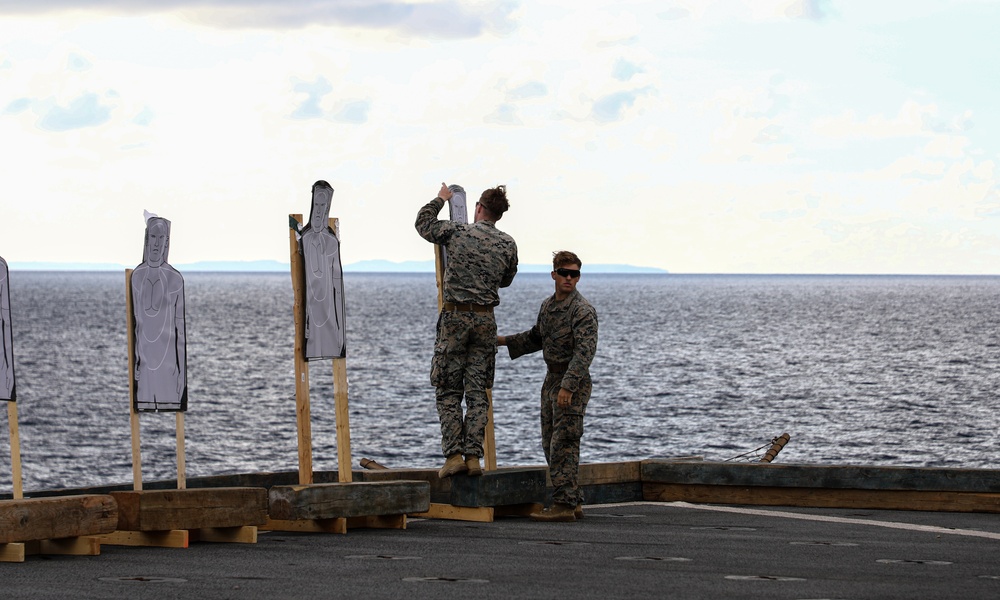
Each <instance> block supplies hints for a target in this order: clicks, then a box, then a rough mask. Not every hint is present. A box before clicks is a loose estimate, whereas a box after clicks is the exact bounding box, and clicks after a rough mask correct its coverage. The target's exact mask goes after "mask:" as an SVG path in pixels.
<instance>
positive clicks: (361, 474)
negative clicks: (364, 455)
mask: <svg viewBox="0 0 1000 600" xmlns="http://www.w3.org/2000/svg"><path fill="white" fill-rule="evenodd" d="M353 477H354V482H355V483H359V482H373V481H425V482H427V485H428V486H430V495H431V498H430V501H431V502H437V503H443V504H447V503H448V501H449V499H450V498H451V477H445V478H444V479H441V478H440V477H438V470H437V469H392V468H389V469H377V470H367V469H366V470H362V471H354V472H353Z"/></svg>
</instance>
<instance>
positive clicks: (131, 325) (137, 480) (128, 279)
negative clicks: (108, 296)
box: [125, 269, 142, 491]
mask: <svg viewBox="0 0 1000 600" xmlns="http://www.w3.org/2000/svg"><path fill="white" fill-rule="evenodd" d="M125 331H126V332H127V336H126V337H127V338H128V412H129V427H130V430H131V432H132V488H133V489H134V490H136V491H140V490H142V450H141V448H140V447H139V438H140V431H141V430H140V428H139V413H137V412H135V404H134V402H133V400H132V399H133V398H135V393H136V392H135V321H134V316H133V313H132V269H125Z"/></svg>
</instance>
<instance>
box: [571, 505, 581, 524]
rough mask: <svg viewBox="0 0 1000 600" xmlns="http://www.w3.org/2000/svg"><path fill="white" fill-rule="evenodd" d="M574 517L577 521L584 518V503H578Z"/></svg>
mask: <svg viewBox="0 0 1000 600" xmlns="http://www.w3.org/2000/svg"><path fill="white" fill-rule="evenodd" d="M573 517H575V518H576V520H577V521H579V520H580V519H582V518H583V505H582V504H577V505H576V509H575V510H574V511H573Z"/></svg>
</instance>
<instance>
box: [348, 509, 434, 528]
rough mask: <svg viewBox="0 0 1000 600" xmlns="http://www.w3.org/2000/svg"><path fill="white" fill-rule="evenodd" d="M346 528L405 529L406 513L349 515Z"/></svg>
mask: <svg viewBox="0 0 1000 600" xmlns="http://www.w3.org/2000/svg"><path fill="white" fill-rule="evenodd" d="M428 506H430V505H428ZM347 528H348V529H406V515H369V516H365V517H350V518H349V519H347Z"/></svg>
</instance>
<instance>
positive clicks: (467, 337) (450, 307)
mask: <svg viewBox="0 0 1000 600" xmlns="http://www.w3.org/2000/svg"><path fill="white" fill-rule="evenodd" d="M450 197H451V190H449V189H448V187H446V186H445V185H444V184H442V186H441V191H440V192H439V193H438V197H437V198H434V199H433V200H431V201H430V202H428V203H427V204H426V205H425V206H424V207H423V208H421V209H420V211H419V212H418V213H417V221H416V224H415V226H416V229H417V232H418V233H419V234H420V236H421V237H422V238H424V239H425V240H427V241H429V242H433V243H435V244H440V245H442V246H444V247H445V249H446V250H447V257H448V261H447V265H446V268H445V272H444V289H443V300H444V304H443V306H442V310H441V314H440V315H439V316H438V323H437V336H436V339H435V342H434V358H433V359H432V361H431V384H432V385H434V386H435V388H436V396H437V411H438V418H439V420H440V421H441V451H442V452H443V453H444V455H445V456H446V457H447V458H448V461H447V462H446V463H445V467H443V468H442V469H441V471H440V473H439V474H440V476H442V477H447V476H449V475H452V474H454V473H457V472H461V471H465V470H468V471H469V474H470V475H476V474H481V473H482V471H481V470H480V467H479V458H480V457H481V456H483V436H484V434H485V431H486V422H487V415H488V410H489V401H488V399H487V397H486V390H487V389H489V388H491V387H493V374H494V368H495V365H496V343H497V325H496V320H495V319H494V316H493V307H495V306H497V305H498V304H500V295H499V293H498V290H499V288H501V287H507V286H509V285H510V284H511V282H512V281H513V280H514V275H515V274H516V273H517V245H516V244H515V243H514V239H513V238H512V237H510V236H509V235H508V234H506V233H504V232H502V231H500V230H498V229H497V228H496V225H495V223H496V221H497V220H499V219H500V217H501V216H502V215H503V213H504V211H506V210H507V207H508V203H507V199H506V190H505V188H504V186H499V187H497V188H491V189H488V190H486V191H485V192H483V194H482V197H481V198H480V201H479V202H477V203H476V209H475V222H474V223H471V224H468V223H456V222H452V221H449V220H439V219H438V218H437V215H438V213H439V212H440V211H441V209H442V208H443V207H444V203H445V201H446V200H448V199H450ZM463 396H464V398H465V404H466V412H465V416H464V418H463V416H462V398H463ZM462 455H464V456H465V460H464V463H463V462H462ZM456 456H457V458H456Z"/></svg>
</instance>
